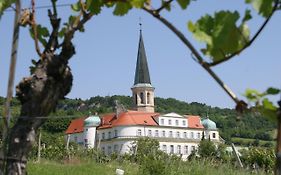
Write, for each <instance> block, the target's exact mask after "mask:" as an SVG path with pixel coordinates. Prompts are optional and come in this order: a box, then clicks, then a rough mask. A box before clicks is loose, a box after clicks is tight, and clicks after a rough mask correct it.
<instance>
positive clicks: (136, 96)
mask: <svg viewBox="0 0 281 175" xmlns="http://www.w3.org/2000/svg"><path fill="white" fill-rule="evenodd" d="M135 104H136V105H137V104H138V95H137V94H136V95H135Z"/></svg>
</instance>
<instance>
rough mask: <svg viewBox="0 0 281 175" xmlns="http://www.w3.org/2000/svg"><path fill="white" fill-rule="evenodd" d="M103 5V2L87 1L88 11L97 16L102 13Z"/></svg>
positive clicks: (99, 0)
mask: <svg viewBox="0 0 281 175" xmlns="http://www.w3.org/2000/svg"><path fill="white" fill-rule="evenodd" d="M103 5H104V4H103V1H102V0H86V9H87V10H89V11H90V12H91V13H92V14H95V15H97V14H99V13H100V12H101V7H102V6H103Z"/></svg>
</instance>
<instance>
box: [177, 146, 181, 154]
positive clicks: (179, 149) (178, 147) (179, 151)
mask: <svg viewBox="0 0 281 175" xmlns="http://www.w3.org/2000/svg"><path fill="white" fill-rule="evenodd" d="M177 153H178V154H181V146H180V145H178V146H177Z"/></svg>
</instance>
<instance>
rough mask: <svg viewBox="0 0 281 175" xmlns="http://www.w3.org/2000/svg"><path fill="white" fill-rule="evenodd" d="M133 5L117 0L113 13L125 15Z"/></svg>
mask: <svg viewBox="0 0 281 175" xmlns="http://www.w3.org/2000/svg"><path fill="white" fill-rule="evenodd" d="M131 8H132V5H131V4H130V3H128V2H117V3H116V5H115V9H114V11H113V14H114V15H116V16H123V15H125V14H127V13H128V11H129V10H130V9H131Z"/></svg>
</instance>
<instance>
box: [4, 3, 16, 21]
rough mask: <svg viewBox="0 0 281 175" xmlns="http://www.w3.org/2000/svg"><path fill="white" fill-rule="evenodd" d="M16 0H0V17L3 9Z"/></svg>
mask: <svg viewBox="0 0 281 175" xmlns="http://www.w3.org/2000/svg"><path fill="white" fill-rule="evenodd" d="M15 2H16V0H0V18H1V16H2V14H3V11H4V10H6V9H7V8H8V7H10V6H11V5H12V4H13V3H15Z"/></svg>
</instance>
